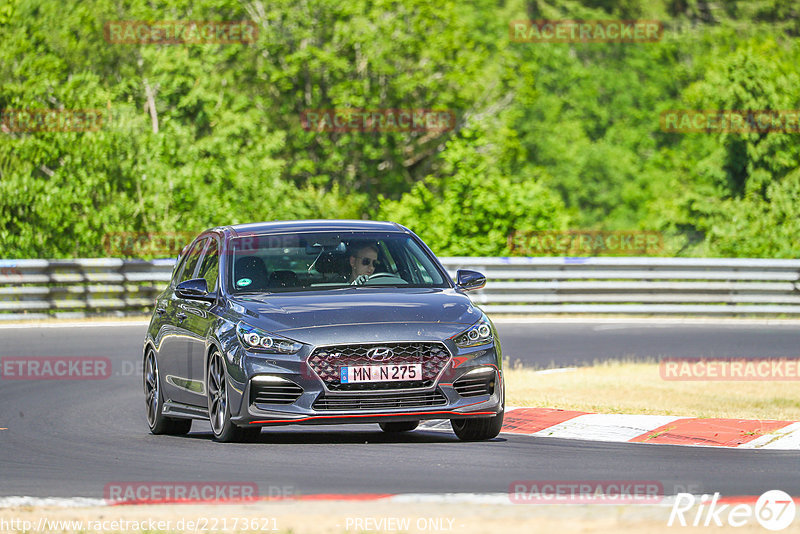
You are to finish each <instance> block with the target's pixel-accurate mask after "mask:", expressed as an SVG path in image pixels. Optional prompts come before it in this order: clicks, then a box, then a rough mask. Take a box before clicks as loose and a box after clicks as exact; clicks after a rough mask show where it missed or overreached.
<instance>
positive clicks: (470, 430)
mask: <svg viewBox="0 0 800 534" xmlns="http://www.w3.org/2000/svg"><path fill="white" fill-rule="evenodd" d="M503 413H504V412H500V413H499V414H497V415H495V416H494V417H480V418H475V419H450V426H451V427H453V432H455V434H456V436H458V439H460V440H461V441H484V440H487V439H493V438H496V437H497V435H498V434H499V433H500V429H501V428H502V427H503Z"/></svg>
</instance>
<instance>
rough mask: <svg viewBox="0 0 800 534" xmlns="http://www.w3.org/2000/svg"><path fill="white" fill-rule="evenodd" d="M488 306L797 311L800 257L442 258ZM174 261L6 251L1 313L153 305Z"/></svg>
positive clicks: (73, 312)
mask: <svg viewBox="0 0 800 534" xmlns="http://www.w3.org/2000/svg"><path fill="white" fill-rule="evenodd" d="M442 262H443V263H444V265H445V267H446V268H447V269H448V271H450V273H451V274H452V275H453V276H455V272H456V270H458V269H474V270H478V271H481V272H483V273H484V274H486V276H487V278H488V280H489V281H488V283H487V284H486V287H485V288H484V289H482V290H479V291H474V292H471V293H470V295H471V296H472V299H473V301H474V302H476V303H477V304H479V305H480V306H481V308H483V309H484V310H485V311H486V312H487V313H492V314H502V313H525V314H529V313H533V314H541V313H547V314H571V313H576V314H585V313H600V314H603V313H618V314H687V315H688V314H701V315H759V314H768V315H797V314H800V260H770V259H706V258H630V257H626V258H612V257H600V258H598V257H595V258H477V257H456V258H442ZM173 265H174V260H172V259H168V260H154V261H141V260H121V259H77V260H0V320H10V319H35V318H47V317H53V316H56V317H83V316H87V315H96V314H106V315H108V314H111V315H128V314H141V313H148V312H149V311H150V309H151V307H152V304H153V301H154V299H155V297H156V295H158V293H159V292H161V290H162V289H163V288H164V286H165V285H166V283H167V281H168V280H169V278H170V275H171V273H172V267H173Z"/></svg>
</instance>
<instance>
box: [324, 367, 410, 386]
mask: <svg viewBox="0 0 800 534" xmlns="http://www.w3.org/2000/svg"><path fill="white" fill-rule="evenodd" d="M401 380H422V364H421V363H401V364H396V365H351V366H348V367H341V368H339V382H341V383H342V384H354V383H356V382H399V381H401Z"/></svg>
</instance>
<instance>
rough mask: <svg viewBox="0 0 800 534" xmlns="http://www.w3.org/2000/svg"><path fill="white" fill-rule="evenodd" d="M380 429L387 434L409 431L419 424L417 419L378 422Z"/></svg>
mask: <svg viewBox="0 0 800 534" xmlns="http://www.w3.org/2000/svg"><path fill="white" fill-rule="evenodd" d="M378 424H379V425H380V427H381V430H383V431H384V432H386V433H387V434H399V433H400V432H411V431H412V430H414V429H415V428H417V426H418V425H419V421H393V422H390V423H378Z"/></svg>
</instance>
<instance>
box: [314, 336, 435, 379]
mask: <svg viewBox="0 0 800 534" xmlns="http://www.w3.org/2000/svg"><path fill="white" fill-rule="evenodd" d="M374 348H385V349H391V351H392V355H391V356H390V357H388V358H386V359H385V360H381V361H375V360H372V359H370V358H369V357H367V351H369V350H370V349H374ZM448 361H450V353H449V352H448V351H447V348H446V347H445V346H444V344H442V343H436V342H429V343H416V342H410V343H380V344H375V343H373V344H363V345H334V346H330V347H319V348H317V349H315V350H314V352H312V353H311V356H309V357H308V365H309V366H310V367H311V369H313V370H314V372H316V373H317V375H319V377H320V378H321V379H322V380H323V382H325V385H326V386H327V388H328V389H329V390H331V391H358V390H372V391H375V390H385V389H414V388H428V387H431V386H432V385H433V382H434V381H435V380H436V377H437V376H439V373H440V372H441V371H442V369H444V367H445V365H447V362H448ZM399 363H420V364H422V379H421V380H409V381H402V382H368V383H355V384H342V383H341V382H340V381H339V369H340V368H341V367H345V366H350V365H390V364H399Z"/></svg>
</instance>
